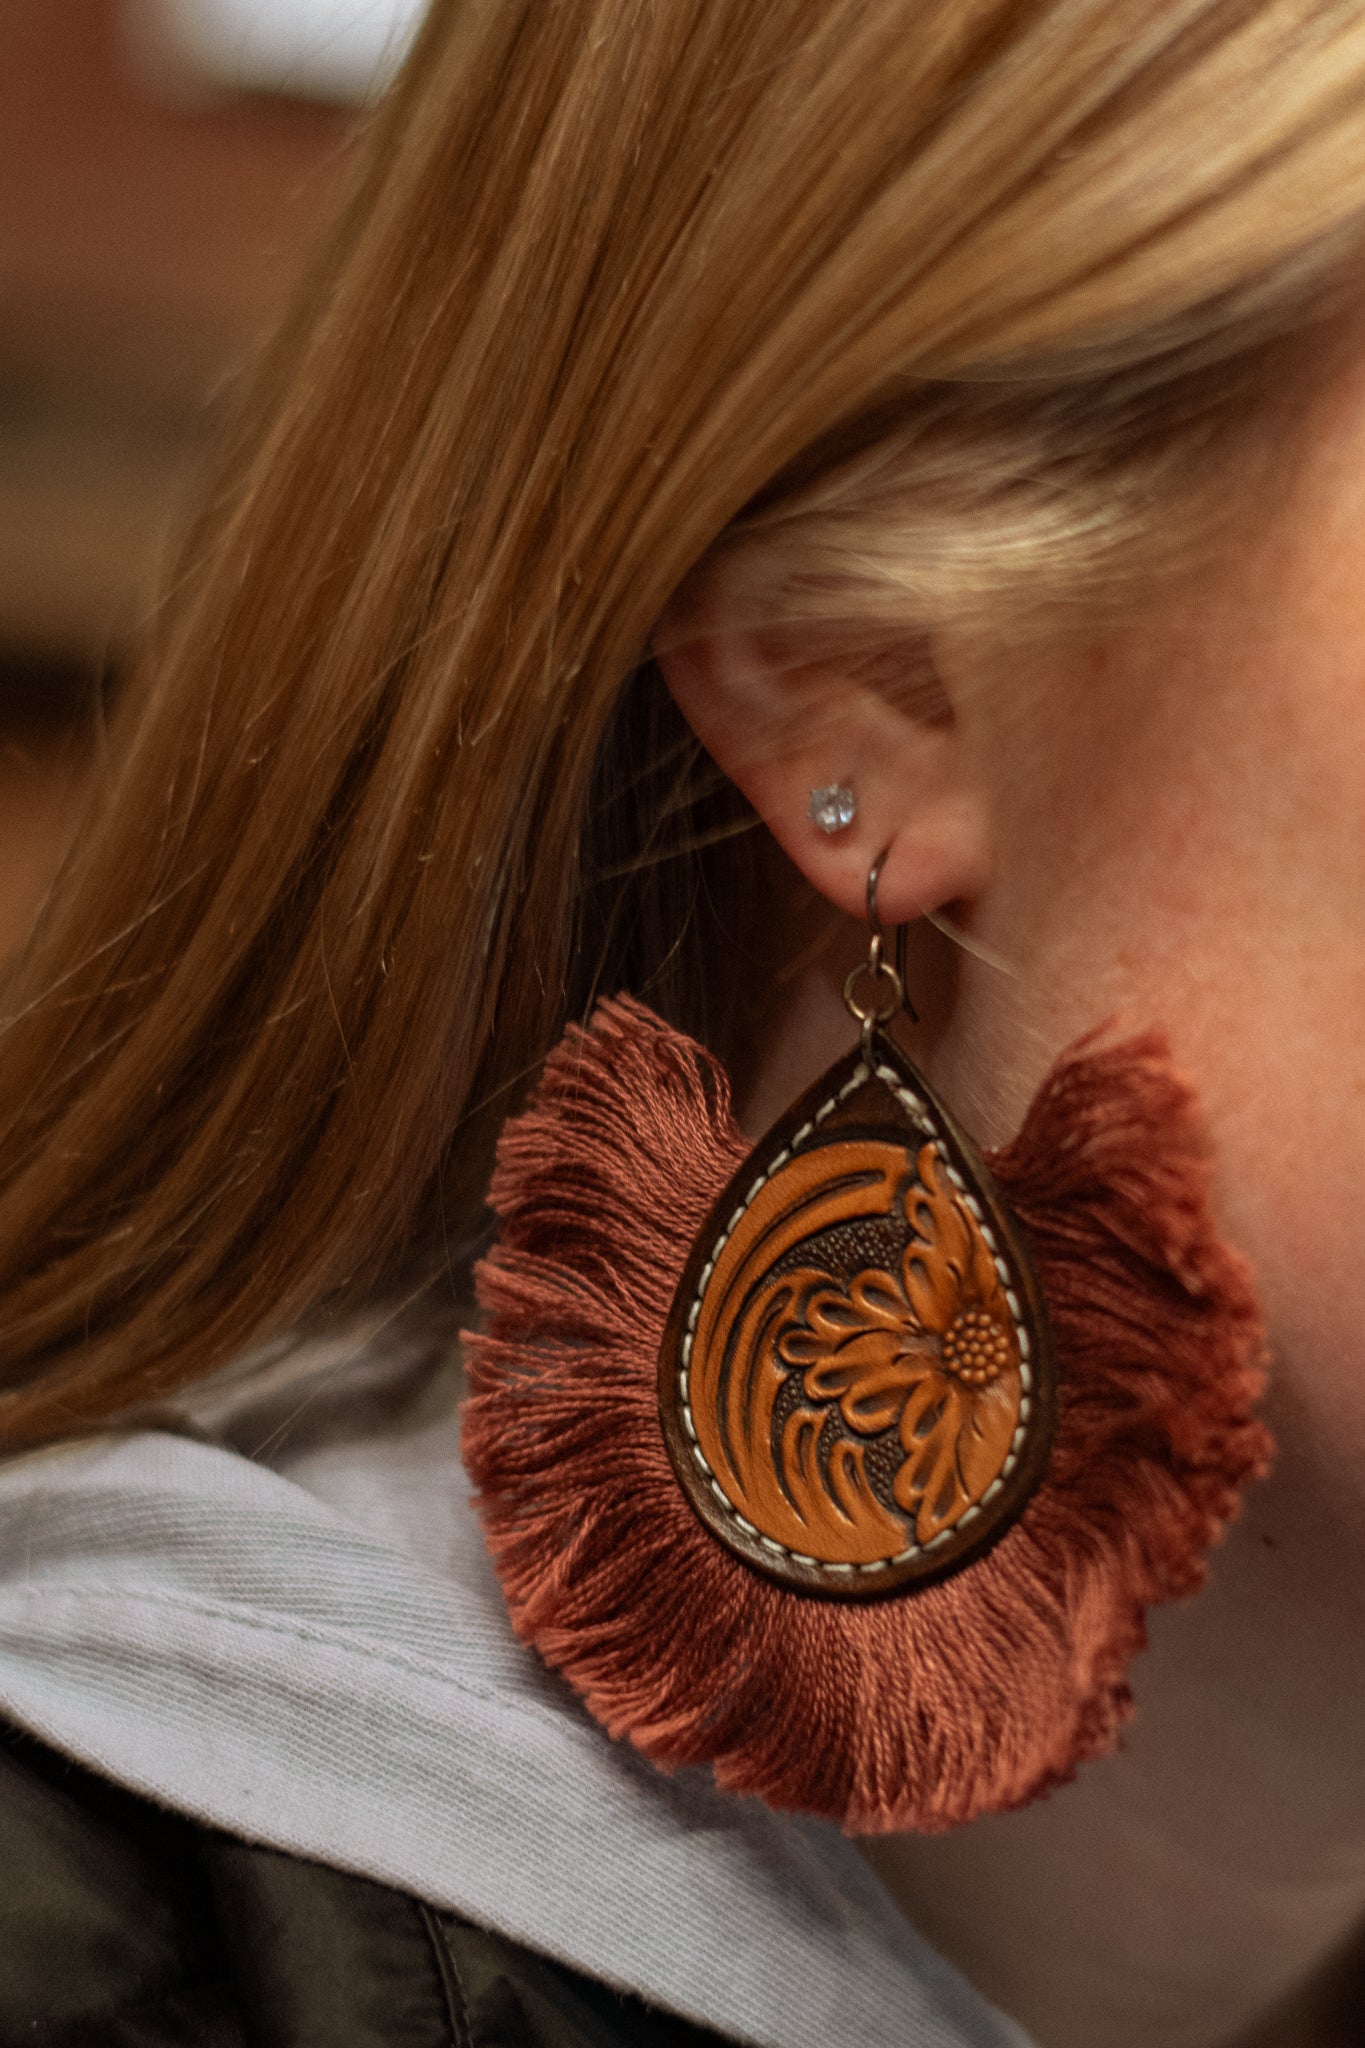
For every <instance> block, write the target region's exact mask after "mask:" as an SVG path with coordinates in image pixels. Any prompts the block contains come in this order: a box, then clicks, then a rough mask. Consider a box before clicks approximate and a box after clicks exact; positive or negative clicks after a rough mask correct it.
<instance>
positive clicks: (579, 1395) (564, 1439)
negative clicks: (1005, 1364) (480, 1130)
mask: <svg viewBox="0 0 1365 2048" xmlns="http://www.w3.org/2000/svg"><path fill="white" fill-rule="evenodd" d="M748 1151H749V1147H748V1146H747V1145H746V1143H745V1141H744V1139H743V1138H742V1136H741V1134H740V1132H739V1130H738V1128H737V1126H736V1124H735V1121H734V1117H733V1114H732V1110H731V1104H730V1096H729V1089H728V1086H727V1083H726V1079H725V1076H724V1074H723V1073H722V1071H721V1070H720V1069H719V1067H718V1066H717V1065H716V1063H715V1062H714V1061H713V1060H712V1059H711V1058H710V1057H709V1055H708V1054H706V1053H705V1052H704V1051H703V1050H702V1048H701V1047H699V1046H698V1045H696V1044H694V1043H693V1042H692V1041H691V1040H690V1039H688V1038H686V1037H684V1036H683V1035H682V1034H680V1033H679V1032H677V1031H675V1030H673V1029H672V1028H671V1027H669V1026H668V1025H666V1024H664V1023H663V1022H661V1021H660V1019H658V1018H657V1017H655V1016H654V1015H653V1014H652V1013H651V1012H650V1011H648V1010H647V1009H645V1008H644V1007H643V1006H641V1005H640V1004H638V1003H636V1002H634V1001H633V1000H631V999H628V998H618V999H617V1000H615V1001H612V1002H607V1003H604V1004H602V1005H601V1007H600V1008H599V1009H598V1011H597V1013H596V1015H595V1016H594V1018H593V1020H592V1023H591V1025H590V1026H589V1027H588V1028H586V1029H581V1028H578V1027H575V1028H573V1029H572V1030H571V1031H570V1032H569V1034H568V1036H567V1037H566V1039H565V1040H564V1041H563V1042H562V1044H561V1045H560V1046H559V1047H558V1048H557V1050H556V1051H555V1052H554V1053H553V1054H552V1055H551V1057H550V1059H549V1061H548V1062H547V1064H546V1067H545V1070H544V1074H543V1076H542V1079H541V1083H540V1087H539V1090H538V1093H537V1095H536V1097H535V1100H534V1101H533V1103H532V1104H531V1106H530V1107H529V1108H528V1109H527V1110H526V1111H525V1112H524V1114H522V1115H521V1116H519V1117H517V1118H515V1119H513V1120H512V1121H511V1122H510V1123H509V1124H508V1126H507V1127H506V1130H505V1131H504V1134H503V1138H502V1142H501V1146H500V1150H499V1157H498V1165H497V1170H496V1174H495V1177H494V1181H493V1186H492V1190H491V1197H490V1199H491V1202H492V1206H493V1208H494V1209H495V1211H496V1212H497V1214H498V1216H499V1218H500V1219H501V1234H500V1238H499V1241H498V1243H497V1245H496V1246H495V1248H494V1249H493V1250H492V1251H491V1252H490V1254H489V1255H488V1257H487V1258H486V1259H485V1260H484V1262H483V1263H482V1265H481V1267H480V1270H479V1275H478V1292H479V1301H480V1306H481V1309H482V1311H483V1316H484V1328H483V1330H482V1332H481V1333H480V1334H474V1335H471V1336H470V1338H469V1340H468V1349H469V1365H470V1383H471V1389H472V1391H471V1395H470V1398H469V1401H468V1403H467V1405H466V1410H465V1420H464V1456H465V1461H466V1463H467V1465H468V1468H469V1471H470V1473H471V1475H472V1477H473V1479H474V1481H475V1483H476V1485H477V1487H478V1490H479V1496H480V1506H481V1512H482V1515H483V1520H484V1526H485V1531H486V1535H487V1540H488V1544H489V1548H490V1551H491V1553H492V1556H493V1559H494V1563H495V1565H496V1568H497V1571H498V1573H499V1576H500V1578H501V1581H502V1585H503V1588H504V1591H505V1593H506V1596H507V1600H508V1603H509V1606H510V1609H511V1613H512V1617H513V1621H514V1623H515V1626H516V1628H517V1631H518V1633H519V1634H520V1635H521V1636H522V1637H523V1638H524V1639H525V1640H526V1641H528V1642H530V1643H532V1644H534V1645H535V1647H536V1649H537V1650H538V1651H539V1652H540V1654H541V1655H542V1656H543V1657H544V1658H545V1660H546V1662H547V1663H549V1664H550V1665H552V1666H553V1667H554V1668H555V1669H556V1670H558V1671H560V1672H562V1673H563V1674H564V1676H565V1677H566V1678H567V1679H568V1680H569V1681H570V1682H571V1684H572V1685H573V1686H574V1687H575V1688H576V1689H577V1691H578V1692H579V1693H580V1694H581V1696H582V1698H583V1700H584V1701H585V1703H586V1705H587V1707H588V1709H589V1711H590V1712H591V1713H592V1714H593V1715H594V1716H595V1717H596V1718H597V1719H598V1720H599V1721H600V1722H601V1723H602V1724H603V1726H604V1727H605V1728H607V1729H608V1730H609V1731H610V1732H611V1734H612V1735H614V1736H625V1737H628V1738H629V1739H630V1740H631V1741H632V1742H633V1743H634V1744H635V1745H636V1746H637V1747H638V1748H639V1749H640V1750H642V1751H643V1752H644V1754H645V1755H646V1756H648V1757H650V1758H652V1759H653V1760H654V1761H655V1762H656V1763H658V1764H661V1765H665V1766H674V1765H684V1764H710V1765H711V1766H712V1767H713V1768H714V1771H715V1774H716V1777H717V1779H718V1781H719V1782H720V1783H721V1784H722V1785H723V1786H726V1787H728V1788H729V1789H731V1790H733V1791H735V1792H741V1793H752V1794H756V1795H757V1796H758V1797H759V1798H761V1799H764V1800H766V1801H767V1802H768V1803H769V1804H771V1805H773V1806H775V1807H779V1808H783V1809H794V1810H799V1811H804V1812H809V1813H816V1814H820V1815H824V1816H826V1817H828V1818H831V1819H834V1820H837V1821H838V1822H840V1823H841V1824H842V1825H843V1826H844V1827H845V1828H847V1829H848V1830H849V1831H850V1832H853V1833H860V1834H869V1833H877V1832H881V1831H890V1830H901V1829H917V1830H922V1831H933V1830H939V1829H944V1828H948V1827H952V1826H955V1825H957V1824H959V1823H962V1822H965V1821H968V1820H971V1819H972V1818H973V1817H975V1816H976V1815H978V1814H981V1813H983V1812H988V1811H998V1810H1002V1809H1005V1808H1009V1807H1015V1806H1019V1805H1022V1804H1024V1803H1025V1802H1027V1801H1028V1800H1031V1799H1033V1798H1036V1797H1037V1796H1038V1795H1039V1794H1040V1793H1043V1792H1045V1791H1047V1790H1048V1789H1049V1788H1050V1787H1051V1786H1053V1785H1056V1784H1058V1783H1060V1782H1062V1781H1064V1780H1065V1779H1067V1778H1069V1777H1070V1776H1071V1775H1072V1774H1073V1773H1074V1771H1075V1769H1076V1767H1077V1765H1078V1764H1079V1763H1080V1762H1082V1761H1083V1760H1084V1759H1085V1758H1087V1757H1092V1756H1095V1755H1098V1754H1101V1753H1103V1752H1104V1751H1106V1750H1109V1749H1111V1748H1112V1747H1113V1746H1114V1745H1115V1743H1116V1741H1117V1739H1118V1735H1119V1731H1120V1728H1121V1726H1122V1724H1123V1722H1124V1720H1125V1719H1126V1718H1127V1716H1128V1715H1129V1713H1130V1712H1131V1697H1130V1693H1129V1688H1128V1681H1127V1672H1128V1667H1129V1663H1130V1661H1131V1659H1132V1657H1133V1655H1134V1653H1135V1652H1136V1651H1137V1650H1138V1649H1140V1648H1141V1646H1142V1644H1143V1641H1144V1610H1145V1608H1146V1607H1147V1606H1148V1605H1150V1604H1152V1603H1154V1602H1157V1601H1161V1600H1166V1599H1169V1598H1171V1597H1173V1596H1176V1595H1184V1594H1189V1593H1191V1592H1193V1591H1194V1590H1195V1589H1196V1588H1197V1587H1198V1585H1199V1584H1200V1582H1201V1580H1202V1578H1203V1575H1204V1569H1205V1567H1204V1553H1205V1551H1206V1550H1207V1549H1208V1547H1209V1545H1210V1544H1211V1543H1213V1542H1214V1540H1215V1539H1216V1538H1217V1537H1218V1536H1219V1534H1220V1533H1221V1531H1222V1529H1223V1527H1224V1526H1225V1524H1226V1523H1227V1521H1228V1519H1229V1518H1230V1516H1231V1515H1232V1514H1233V1513H1234V1512H1235V1509H1236V1505H1237V1500H1238V1494H1239V1489H1240V1487H1241V1486H1242V1484H1243V1483H1244V1482H1245V1481H1246V1480H1247V1479H1249V1478H1251V1477H1253V1476H1255V1475H1258V1474H1259V1473H1261V1472H1262V1471H1263V1470H1264V1469H1265V1467H1266V1464H1267V1462H1268V1458H1269V1451H1270V1443H1269V1438H1268V1436H1267V1434H1266V1432H1265V1430H1264V1428H1263V1427H1262V1426H1261V1425H1260V1423H1259V1422H1258V1421H1257V1420H1256V1419H1255V1417H1254V1415H1253V1412H1252V1408H1253V1403H1254V1401H1255V1398H1256V1396H1257V1394H1258V1392H1259V1390H1260V1382H1261V1375H1260V1371H1259V1361H1260V1357H1261V1353H1262V1348H1263V1345H1262V1334H1261V1326H1260V1320H1259V1316H1258V1312H1257V1308H1256V1304H1255V1299H1254V1295H1253V1292H1252V1288H1251V1284H1250V1280H1249V1277H1248V1274H1247V1271H1246V1268H1245V1266H1244V1264H1243V1262H1242V1261H1241V1260H1240V1259H1239V1258H1238V1257H1237V1256H1236V1255H1235V1254H1234V1253H1233V1252H1231V1251H1230V1250H1228V1249H1227V1248H1226V1247H1225V1246H1224V1245H1223V1244H1221V1243H1220V1242H1219V1240H1218V1238H1217V1237H1216V1235H1215V1233H1214V1229H1213V1226H1212V1222H1211V1220H1210V1216H1209V1213H1208V1206H1207V1192H1208V1178H1209V1166H1208V1160H1207V1153H1206V1147H1205V1144H1204V1141H1203V1137H1202V1133H1201V1130H1200V1126H1199V1122H1198V1119H1197V1116H1196V1114H1195V1110H1194V1105H1193V1102H1192V1100H1191V1097H1190V1094H1189V1091H1188V1089H1187V1088H1186V1087H1185V1085H1184V1084H1183V1083H1182V1081H1181V1080H1180V1079H1179V1077H1178V1076H1177V1075H1176V1073H1175V1072H1174V1071H1173V1069H1172V1066H1171V1063H1170V1059H1169V1055H1168V1053H1167V1050H1166V1047H1165V1044H1164V1041H1163V1040H1162V1039H1161V1038H1160V1037H1159V1036H1157V1035H1154V1034H1149V1035H1145V1036H1142V1037H1139V1038H1135V1039H1133V1040H1131V1041H1128V1042H1126V1043H1118V1044H1111V1043H1107V1042H1105V1041H1104V1040H1103V1039H1102V1038H1100V1037H1092V1038H1090V1039H1087V1040H1083V1041H1082V1042H1081V1044H1080V1045H1078V1046H1077V1047H1075V1048H1074V1049H1073V1050H1072V1051H1071V1052H1070V1053H1069V1054H1067V1055H1066V1056H1065V1057H1064V1058H1063V1059H1062V1060H1061V1061H1060V1062H1059V1063H1058V1065H1057V1067H1056V1068H1055V1070H1054V1071H1053V1073H1052V1074H1051V1076H1050V1077H1049V1079H1048V1080H1047V1081H1046V1083H1045V1084H1044V1086H1043V1088H1042V1089H1041V1090H1040V1092H1039V1094H1038V1096H1037V1097H1036V1099H1035V1101H1034V1103H1033V1105H1032V1107H1031V1108H1030V1110H1029V1112H1028V1115H1027V1117H1026V1119H1025V1122H1024V1126H1023V1128H1022V1130H1021V1131H1020V1133H1019V1135H1018V1137H1017V1138H1016V1139H1015V1140H1014V1142H1013V1143H1012V1144H1010V1145H1007V1146H1005V1147H1004V1148H1003V1149H1002V1150H1000V1151H999V1152H998V1153H996V1154H994V1155H993V1156H992V1157H991V1158H990V1160H989V1165H990V1167H991V1171H992V1173H993V1176H994V1179H995V1182H996V1184H997V1186H998V1188H999V1190H1000V1192H1001V1194H1002V1195H1003V1196H1004V1198H1005V1200H1006V1202H1007V1203H1008V1205H1009V1207H1010V1209H1011V1210H1012V1211H1013V1213H1014V1216H1015V1218H1016V1219H1017V1221H1018V1223H1019V1224H1020V1225H1021V1226H1022V1229H1023V1232H1024V1234H1025V1236H1026V1239H1027V1242H1028V1246H1029V1249H1030V1251H1031V1253H1032V1256H1033V1261H1034V1264H1035V1266H1036V1270H1037V1273H1038V1276H1039V1278H1040V1280H1041V1284H1042V1289H1043V1294H1044V1297H1045V1299H1046V1302H1047V1306H1048V1313H1049V1320H1050V1323H1051V1327H1052V1333H1053V1338H1054V1343H1055V1349H1056V1354H1057V1360H1058V1372H1059V1385H1058V1394H1057V1402H1058V1406H1057V1417H1056V1425H1055V1435H1054V1439H1053V1443H1052V1447H1051V1453H1050V1457H1049V1461H1048V1465H1047V1469H1046V1472H1045V1475H1044V1477H1043V1479H1042V1481H1041V1484H1039V1486H1038V1487H1037V1490H1036V1491H1035V1492H1034V1493H1033V1495H1032V1497H1031V1498H1030V1499H1029V1500H1028V1502H1027V1505H1026V1506H1025V1507H1024V1509H1023V1511H1022V1514H1021V1515H1020V1517H1019V1519H1018V1520H1017V1521H1016V1522H1015V1523H1014V1524H1013V1526H1012V1527H1010V1528H1009V1529H1008V1530H1007V1532H1006V1533H1005V1534H1004V1535H1003V1536H1001V1537H1000V1539H999V1540H998V1541H997V1542H996V1543H995V1545H994V1547H993V1548H991V1549H990V1550H989V1551H988V1552H987V1553H986V1554H985V1555H984V1556H981V1557H978V1558H976V1559H975V1560H974V1561H972V1562H970V1563H968V1564H965V1565H964V1566H963V1567H962V1568H961V1569H960V1570H957V1571H956V1572H954V1573H953V1575H952V1576H950V1577H946V1578H943V1579H941V1580H939V1581H937V1582H935V1583H931V1584H926V1585H923V1586H918V1587H915V1588H914V1589H913V1590H912V1591H909V1592H902V1593H898V1594H892V1595H889V1596H888V1597H885V1598H881V1599H876V1600H870V1601H866V1602H857V1601H853V1602H838V1601H831V1600H824V1599H821V1598H818V1597H811V1596H809V1595H806V1594H803V1593H801V1592H793V1591H792V1590H790V1589H789V1588H785V1587H783V1586H781V1585H778V1584H774V1583H773V1582H772V1581H771V1580H769V1579H768V1578H765V1577H764V1576H763V1575H762V1574H761V1573H760V1572H758V1571H756V1570H754V1569H753V1568H752V1567H751V1566H750V1565H749V1564H747V1563H745V1562H744V1561H743V1560H742V1559H740V1558H738V1557H736V1556H734V1555H732V1554H731V1553H730V1552H729V1551H728V1550H727V1549H726V1548H725V1547H724V1546H723V1545H722V1544H721V1543H720V1542H718V1541H717V1540H716V1538H715V1537H714V1536H713V1535H712V1534H711V1533H710V1531H709V1530H708V1529H707V1528H705V1527H704V1526H703V1524H702V1522H701V1520H700V1519H699V1518H698V1515H697V1514H696V1513H695V1512H694V1510H693V1508H692V1506H691V1505H690V1504H689V1502H688V1501H687V1499H686V1498H685V1496H684V1494H683V1491H682V1489H681V1488H680V1486H679V1483H678V1479H677V1477H676V1475H675V1472H674V1469H673V1466H672V1464H671V1463H670V1459H669V1455H668V1451H667V1448H666V1445H665V1442H664V1438H663V1434H662V1429H661V1423H660V1415H659V1401H658V1392H657V1376H656V1362H657V1359H658V1354H659V1349H660V1342H661V1339H662V1337H663V1333H664V1330H665V1326H666V1323H667V1320H668V1317H669V1312H670V1307H671V1305H672V1302H673V1297H674V1292H675V1289H676V1286H677V1283H678V1278H679V1275H680V1274H681V1272H682V1270H683V1267H684V1265H685V1263H686V1260H687V1258H688V1255H689V1252H690V1250H691V1247H692V1244H693V1240H694V1238H695V1237H696V1235H697V1233H698V1232H699V1230H701V1228H702V1226H703V1224H704V1222H705V1219H706V1217H707V1215H708V1213H709V1211H710V1209H711V1207H712V1204H713V1203H714V1202H715V1200H716V1197H717V1195H718V1194H719V1192H720V1191H721V1190H722V1189H723V1188H724V1187H725V1185H726V1183H727V1182H728V1181H729V1180H730V1179H731V1177H732V1176H733V1175H734V1174H735V1172H736V1171H737V1170H738V1168H739V1167H740V1166H741V1165H742V1163H743V1162H744V1160H745V1158H746V1157H747V1155H748Z"/></svg>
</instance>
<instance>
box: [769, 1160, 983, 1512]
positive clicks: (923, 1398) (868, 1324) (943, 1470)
mask: <svg viewBox="0 0 1365 2048" xmlns="http://www.w3.org/2000/svg"><path fill="white" fill-rule="evenodd" d="M917 1173H918V1181H917V1183H916V1184H914V1185H912V1187H911V1188H910V1190H909V1192H908V1194H907V1195H906V1198H905V1211H906V1216H907V1219H908V1221H909V1222H910V1224H911V1226H912V1228H913V1231H914V1235H913V1237H912V1238H911V1240H910V1243H909V1244H908V1245H907V1247H906V1249H905V1252H904V1254H903V1255H902V1258H901V1261H900V1269H899V1271H898V1272H894V1273H893V1272H887V1271H883V1270H882V1269H880V1268H877V1267H871V1268H868V1269H867V1270H866V1271H864V1272H862V1273H860V1274H858V1276H857V1277H856V1278H855V1279H854V1280H853V1281H852V1282H851V1283H850V1284H849V1285H848V1286H847V1287H846V1288H845V1287H841V1286H839V1285H837V1284H835V1283H833V1282H831V1281H829V1280H828V1279H827V1278H824V1277H823V1276H819V1275H816V1274H811V1275H809V1276H808V1280H809V1282H810V1285H809V1290H808V1291H805V1290H803V1295H804V1298H803V1300H802V1303H801V1309H800V1320H799V1321H797V1320H793V1321H791V1322H788V1323H787V1325H786V1327H785V1328H784V1329H783V1330H782V1332H781V1334H780V1336H779V1337H778V1340H777V1346H776V1349H777V1355H778V1357H779V1358H780V1360H781V1361H782V1363H783V1364H784V1365H785V1366H787V1367H788V1368H790V1369H793V1370H797V1371H800V1372H801V1374H802V1376H803V1378H802V1386H803V1391H804V1393H805V1395H806V1398H807V1399H808V1400H810V1401H812V1402H819V1403H822V1404H823V1403H829V1402H835V1403H837V1404H838V1408H839V1413H840V1414H841V1416H842V1417H843V1420H844V1422H845V1423H846V1425H847V1426H848V1428H849V1429H851V1430H853V1431H855V1432H857V1434H858V1435H860V1436H864V1437H866V1436H877V1435H880V1434H881V1433H882V1432H883V1431H885V1430H888V1429H890V1428H892V1427H893V1426H895V1425H897V1424H898V1425H899V1435H900V1443H901V1448H902V1450H903V1451H904V1453H905V1461H904V1463H903V1464H902V1465H901V1467H900V1469H899V1471H898V1472H897V1474H896V1477H895V1480H894V1483H893V1489H892V1491H893V1495H894V1498H895V1501H896V1505H897V1506H898V1507H899V1508H900V1509H901V1511H902V1512H903V1513H904V1514H906V1515H909V1516H911V1517H912V1518H913V1519H914V1523H915V1533H916V1537H917V1540H918V1541H919V1542H921V1543H926V1542H928V1541H930V1540H931V1538H932V1537H934V1536H936V1535H938V1534H939V1533H940V1532H941V1531H942V1530H944V1529H947V1528H951V1527H952V1526H953V1525H954V1524H955V1523H956V1522H958V1521H959V1520H960V1519H961V1517H962V1516H963V1515H964V1514H965V1513H966V1512H967V1510H968V1508H970V1507H971V1506H973V1505H974V1503H975V1502H976V1501H978V1500H979V1499H980V1498H981V1495H982V1493H984V1491H985V1489H986V1488H987V1487H988V1486H989V1485H990V1483H991V1481H992V1480H993V1479H994V1478H995V1477H996V1476H997V1474H998V1473H999V1471H1000V1469H1001V1466H1002V1465H1003V1463H1004V1459H1005V1456H1006V1454H1007V1451H1008V1448H1009V1442H1010V1438H1011V1436H1012V1434H1013V1429H1014V1423H1015V1418H1016V1414H1017V1405H1018V1403H1017V1393H1018V1387H1017V1379H1016V1377H1015V1374H1014V1372H1013V1371H1012V1370H1011V1368H1013V1367H1015V1366H1016V1365H1017V1361H1018V1348H1017V1339H1016V1337H1015V1332H1014V1322H1013V1318H1012V1317H1011V1315H1010V1313H1009V1307H1008V1304H1007V1302H1006V1300H1005V1298H1004V1288H1003V1285H1002V1282H1001V1279H1000V1275H999V1273H998V1271H997V1269H996V1264H995V1257H994V1254H993V1253H992V1251H991V1249H990V1247H989V1246H988V1245H987V1243H986V1242H985V1239H984V1238H983V1236H982V1234H981V1230H980V1227H979V1225H978V1224H977V1222H976V1220H975V1218H974V1217H972V1215H971V1214H970V1212H969V1211H968V1210H967V1209H966V1207H965V1206H964V1204H963V1202H962V1199H961V1197H960V1196H959V1195H958V1194H957V1192H956V1191H955V1190H954V1189H953V1187H952V1186H951V1184H950V1183H949V1182H948V1180H947V1177H946V1175H945V1174H944V1173H943V1169H942V1165H941V1161H940V1158H939V1155H938V1152H937V1150H936V1148H935V1147H934V1146H933V1145H925V1146H924V1147H923V1148H922V1149H921V1152H920V1155H919V1159H918V1162H917Z"/></svg>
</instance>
